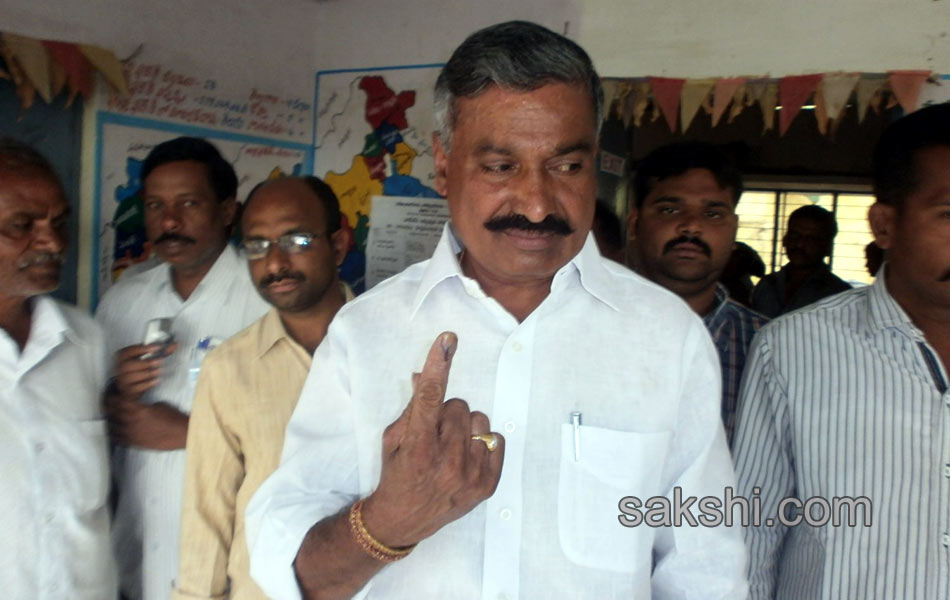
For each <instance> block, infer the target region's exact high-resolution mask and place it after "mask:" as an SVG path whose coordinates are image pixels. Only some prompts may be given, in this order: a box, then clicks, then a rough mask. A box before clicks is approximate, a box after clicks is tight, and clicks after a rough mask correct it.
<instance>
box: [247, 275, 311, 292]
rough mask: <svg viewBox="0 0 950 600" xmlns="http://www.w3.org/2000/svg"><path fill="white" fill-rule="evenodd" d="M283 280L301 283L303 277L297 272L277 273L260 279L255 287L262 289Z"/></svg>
mask: <svg viewBox="0 0 950 600" xmlns="http://www.w3.org/2000/svg"><path fill="white" fill-rule="evenodd" d="M285 279H290V280H292V281H303V280H304V275H303V273H300V272H298V271H280V272H279V273H270V274H269V275H265V276H264V277H261V280H260V281H259V282H258V283H257V285H258V287H260V288H261V289H264V288H266V287H267V286H269V285H271V284H272V283H277V282H278V281H284V280H285Z"/></svg>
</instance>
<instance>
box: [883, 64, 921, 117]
mask: <svg viewBox="0 0 950 600" xmlns="http://www.w3.org/2000/svg"><path fill="white" fill-rule="evenodd" d="M928 77H930V71H888V72H887V80H888V83H890V84H891V91H892V92H894V95H895V96H896V97H897V101H898V102H900V105H901V108H903V109H904V114H910V113H912V112H914V111H915V110H917V108H918V107H919V100H920V88H921V86H923V85H924V82H925V81H927V78H928Z"/></svg>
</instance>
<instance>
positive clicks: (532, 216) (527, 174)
mask: <svg viewBox="0 0 950 600" xmlns="http://www.w3.org/2000/svg"><path fill="white" fill-rule="evenodd" d="M515 185H516V188H515V190H514V192H515V194H514V200H513V202H512V204H513V206H512V207H511V208H512V211H513V212H514V213H516V214H522V215H524V216H525V217H527V219H528V220H529V221H532V222H534V223H539V222H541V221H543V220H544V218H545V217H547V216H548V215H552V214H557V201H556V194H555V191H554V182H553V181H552V180H551V176H550V174H549V173H548V172H547V171H546V170H545V169H526V170H525V171H524V172H523V173H522V174H521V175H520V176H519V177H518V178H517V180H516V182H515Z"/></svg>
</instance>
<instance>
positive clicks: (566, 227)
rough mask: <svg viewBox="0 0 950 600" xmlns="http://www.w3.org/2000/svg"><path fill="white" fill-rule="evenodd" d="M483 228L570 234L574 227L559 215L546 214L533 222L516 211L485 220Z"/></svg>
mask: <svg viewBox="0 0 950 600" xmlns="http://www.w3.org/2000/svg"><path fill="white" fill-rule="evenodd" d="M485 229H487V230H488V231H505V230H507V229H520V230H522V231H537V232H539V233H553V234H556V235H571V234H572V233H574V228H573V227H571V224H570V223H568V222H567V221H565V220H564V219H562V218H561V217H557V216H554V215H548V216H546V217H544V219H542V220H541V221H538V222H534V221H531V220H530V219H528V217H526V216H524V215H519V214H516V213H512V214H509V215H504V216H502V217H495V218H493V219H489V220H487V221H485Z"/></svg>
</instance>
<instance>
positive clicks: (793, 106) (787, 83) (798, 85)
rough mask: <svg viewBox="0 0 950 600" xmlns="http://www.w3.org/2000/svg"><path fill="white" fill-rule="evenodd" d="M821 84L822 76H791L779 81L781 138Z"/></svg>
mask: <svg viewBox="0 0 950 600" xmlns="http://www.w3.org/2000/svg"><path fill="white" fill-rule="evenodd" d="M819 83H821V75H820V74H814V75H789V76H787V77H783V78H782V79H781V80H780V81H779V96H780V98H781V100H782V109H781V111H780V112H781V114H780V115H779V128H778V134H779V136H783V135H785V133H786V132H787V131H788V128H789V126H790V125H791V124H792V121H793V120H794V119H795V117H796V116H797V115H798V113H799V111H800V110H801V109H802V106H803V105H804V104H805V101H806V100H808V97H809V96H811V95H812V94H813V93H814V92H815V88H816V87H818V84H819Z"/></svg>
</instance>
